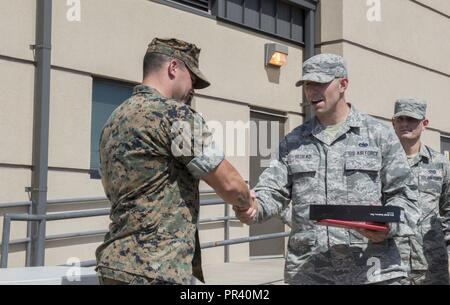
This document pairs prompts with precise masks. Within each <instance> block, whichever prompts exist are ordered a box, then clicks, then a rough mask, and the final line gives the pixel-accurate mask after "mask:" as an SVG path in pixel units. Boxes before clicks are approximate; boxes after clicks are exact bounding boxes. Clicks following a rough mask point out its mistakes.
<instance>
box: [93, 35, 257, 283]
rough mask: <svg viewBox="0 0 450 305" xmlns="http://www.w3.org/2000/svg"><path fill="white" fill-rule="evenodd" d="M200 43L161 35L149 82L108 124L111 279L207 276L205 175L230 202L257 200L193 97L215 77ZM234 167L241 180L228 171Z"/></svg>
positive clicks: (105, 156)
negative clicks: (202, 219)
mask: <svg viewBox="0 0 450 305" xmlns="http://www.w3.org/2000/svg"><path fill="white" fill-rule="evenodd" d="M199 52H200V49H198V48H197V47H196V46H195V45H194V44H191V43H187V42H184V41H181V40H177V39H159V38H155V39H154V40H153V41H152V42H151V43H150V45H149V47H148V50H147V54H146V57H145V59H144V81H143V84H141V85H138V86H136V87H135V88H134V90H133V95H132V96H131V97H130V98H129V99H127V100H126V101H124V102H123V103H122V104H121V105H120V106H119V107H118V108H117V109H116V110H115V111H114V112H113V113H112V115H111V117H110V118H109V119H108V121H107V123H106V124H105V126H104V128H103V130H102V133H101V139H100V172H101V178H102V184H103V187H104V190H105V193H106V195H107V197H108V199H109V200H110V202H111V204H112V208H111V215H110V219H111V224H110V226H109V233H108V234H106V236H105V241H104V243H103V244H102V245H100V246H99V247H98V249H97V251H96V257H97V270H98V273H99V276H100V279H101V282H102V283H105V284H126V283H130V284H189V283H190V280H191V278H192V275H194V276H195V277H196V278H198V279H199V280H202V281H203V274H202V268H201V258H200V244H199V238H198V230H197V221H198V215H199V192H198V186H199V179H200V178H202V179H204V180H205V181H206V182H207V183H209V184H210V185H211V186H212V187H213V188H214V189H215V190H216V191H217V192H218V194H219V195H221V196H222V198H224V199H225V200H226V201H228V202H230V203H233V204H239V205H241V206H243V207H245V206H246V205H248V204H249V202H250V193H249V190H248V186H247V185H246V184H245V182H244V180H242V178H241V176H240V175H239V174H238V173H237V171H236V170H235V169H234V168H233V167H232V166H231V165H230V164H229V163H228V162H227V161H226V160H224V155H223V153H222V152H221V151H218V150H216V149H214V146H213V143H212V141H211V133H210V132H209V130H208V128H207V127H206V125H205V122H204V120H203V118H202V117H201V116H200V115H199V114H198V113H197V112H195V110H193V109H192V108H191V107H190V106H189V103H190V102H189V100H190V99H191V98H192V95H193V89H192V88H205V87H207V86H209V82H208V81H207V80H206V78H205V76H204V75H203V74H202V73H201V72H200V70H199V68H198V57H199ZM224 173H225V174H226V175H228V176H227V177H229V179H228V180H232V181H233V183H234V184H233V185H234V188H229V187H228V188H227V187H224V182H221V181H220V179H218V178H221V176H220V174H223V175H225V174H224ZM218 175H219V176H218ZM223 189H226V190H231V192H230V193H232V194H233V195H229V194H224V192H223ZM236 194H238V195H236ZM236 196H239V198H235V197H236ZM246 200H247V201H246Z"/></svg>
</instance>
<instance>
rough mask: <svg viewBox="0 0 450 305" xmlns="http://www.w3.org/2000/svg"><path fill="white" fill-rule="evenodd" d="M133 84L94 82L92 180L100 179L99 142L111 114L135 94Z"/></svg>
mask: <svg viewBox="0 0 450 305" xmlns="http://www.w3.org/2000/svg"><path fill="white" fill-rule="evenodd" d="M133 87H134V85H133V84H130V83H124V82H117V81H111V80H104V79H95V78H94V80H93V85H92V114H91V165H90V168H91V178H94V179H99V178H100V175H99V173H98V168H99V163H100V158H99V141H100V133H101V131H102V128H103V126H104V125H105V123H106V121H107V120H108V118H109V116H110V115H111V113H112V112H113V111H114V110H115V109H116V108H117V106H119V105H120V104H121V103H122V102H123V101H124V100H126V99H127V98H129V97H130V96H131V94H132V92H133Z"/></svg>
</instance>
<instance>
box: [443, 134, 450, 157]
mask: <svg viewBox="0 0 450 305" xmlns="http://www.w3.org/2000/svg"><path fill="white" fill-rule="evenodd" d="M441 153H443V154H444V155H445V156H446V157H447V158H449V159H450V137H441Z"/></svg>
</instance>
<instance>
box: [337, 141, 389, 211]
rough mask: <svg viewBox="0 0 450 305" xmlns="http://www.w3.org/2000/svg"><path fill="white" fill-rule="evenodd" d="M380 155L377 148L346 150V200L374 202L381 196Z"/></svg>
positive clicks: (350, 201)
mask: <svg viewBox="0 0 450 305" xmlns="http://www.w3.org/2000/svg"><path fill="white" fill-rule="evenodd" d="M380 170H381V156H380V154H379V152H378V150H364V151H356V152H355V151H352V152H347V156H346V159H345V171H344V175H345V177H346V180H347V201H348V203H349V204H351V203H356V204H358V203H360V204H362V203H363V202H364V203H375V202H379V200H380V198H381V181H380Z"/></svg>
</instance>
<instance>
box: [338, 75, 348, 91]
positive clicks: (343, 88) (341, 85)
mask: <svg viewBox="0 0 450 305" xmlns="http://www.w3.org/2000/svg"><path fill="white" fill-rule="evenodd" d="M347 88H348V78H346V77H343V78H340V79H339V89H340V91H341V93H344V92H345V91H346V90H347Z"/></svg>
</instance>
